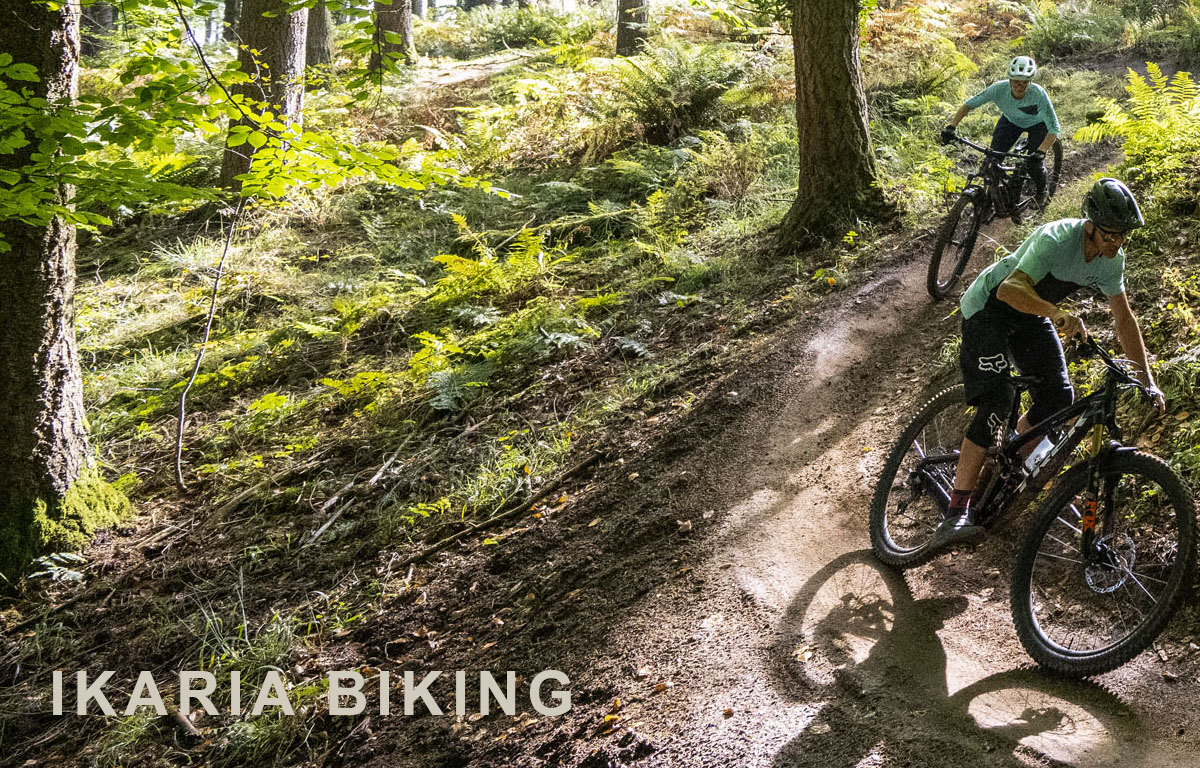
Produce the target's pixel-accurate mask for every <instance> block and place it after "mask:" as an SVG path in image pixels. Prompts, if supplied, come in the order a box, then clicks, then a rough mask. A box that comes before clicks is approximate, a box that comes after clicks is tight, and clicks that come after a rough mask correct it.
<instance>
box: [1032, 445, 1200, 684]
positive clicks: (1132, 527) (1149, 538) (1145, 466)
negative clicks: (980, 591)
mask: <svg viewBox="0 0 1200 768" xmlns="http://www.w3.org/2000/svg"><path fill="white" fill-rule="evenodd" d="M1088 471H1089V465H1088V464H1086V463H1085V464H1082V465H1080V466H1077V467H1076V468H1074V469H1072V470H1071V471H1069V472H1068V473H1067V474H1065V475H1063V476H1062V478H1061V479H1060V481H1059V484H1058V487H1057V488H1055V489H1054V490H1053V491H1052V492H1051V495H1050V498H1049V499H1047V501H1046V503H1045V505H1044V506H1043V507H1042V509H1041V510H1040V511H1039V512H1038V515H1037V519H1036V520H1035V522H1034V524H1033V526H1032V527H1031V528H1030V530H1029V534H1028V536H1027V538H1026V539H1025V543H1024V544H1023V546H1022V547H1021V550H1020V552H1019V553H1018V555H1017V559H1016V563H1015V565H1014V568H1013V577H1012V612H1013V622H1014V623H1015V624H1016V629H1017V636H1018V637H1020V639H1021V644H1022V645H1024V646H1025V650H1026V651H1027V652H1028V653H1029V655H1030V656H1031V657H1033V659H1034V661H1036V662H1037V663H1038V664H1040V665H1042V666H1043V667H1045V668H1047V669H1049V670H1051V671H1053V672H1057V673H1059V674H1063V675H1067V676H1070V677H1086V676H1088V675H1098V674H1101V673H1104V672H1108V671H1110V670H1113V669H1116V668H1117V667H1119V666H1121V665H1122V664H1124V663H1125V662H1127V661H1129V660H1130V659H1132V658H1133V657H1134V656H1136V655H1137V654H1138V653H1140V652H1141V651H1142V650H1143V649H1145V648H1146V647H1147V646H1148V645H1150V643H1151V642H1153V640H1154V638H1155V637H1156V636H1157V635H1158V633H1159V632H1160V631H1161V630H1162V628H1163V626H1165V625H1166V623H1167V620H1168V619H1169V618H1170V617H1171V613H1172V611H1174V609H1175V607H1176V606H1177V605H1178V604H1179V600H1180V597H1181V596H1182V594H1183V592H1184V590H1185V589H1186V588H1187V587H1188V586H1189V585H1190V584H1191V572H1192V567H1193V566H1194V564H1195V560H1196V552H1195V537H1196V518H1195V515H1196V513H1195V508H1194V505H1193V502H1192V498H1191V494H1190V493H1189V492H1188V490H1187V488H1186V486H1185V485H1184V484H1183V481H1182V480H1181V479H1180V478H1179V476H1178V475H1177V474H1175V472H1173V471H1172V470H1171V468H1170V467H1168V466H1167V465H1166V464H1165V463H1164V462H1163V461H1162V460H1161V459H1158V458H1156V457H1154V456H1151V455H1149V454H1145V453H1140V452H1132V451H1131V452H1122V453H1118V454H1115V455H1113V456H1111V457H1109V458H1108V459H1106V460H1104V465H1103V466H1102V467H1101V469H1100V480H1099V487H1100V493H1099V497H1100V498H1099V509H1098V511H1097V515H1098V518H1097V523H1096V530H1095V535H1094V541H1093V543H1092V546H1091V550H1092V551H1091V553H1090V554H1089V555H1088V556H1087V557H1085V556H1084V553H1083V551H1082V550H1083V544H1082V529H1083V522H1082V521H1083V517H1084V511H1085V510H1086V509H1087V503H1088V498H1087V494H1088V490H1087V485H1088V483H1087V479H1088Z"/></svg>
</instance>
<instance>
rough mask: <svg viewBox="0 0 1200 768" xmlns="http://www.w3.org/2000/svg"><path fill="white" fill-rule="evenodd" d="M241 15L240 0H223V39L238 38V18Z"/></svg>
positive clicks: (231, 39)
mask: <svg viewBox="0 0 1200 768" xmlns="http://www.w3.org/2000/svg"><path fill="white" fill-rule="evenodd" d="M241 16H242V0H225V31H224V35H225V39H226V40H230V41H235V40H237V39H238V19H240V18H241Z"/></svg>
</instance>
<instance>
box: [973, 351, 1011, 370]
mask: <svg viewBox="0 0 1200 768" xmlns="http://www.w3.org/2000/svg"><path fill="white" fill-rule="evenodd" d="M1007 367H1008V360H1006V359H1005V357H1004V354H1003V353H1001V354H998V355H992V356H991V357H981V358H979V370H981V371H994V372H996V373H1000V372H1002V371H1003V370H1004V369H1005V368H1007Z"/></svg>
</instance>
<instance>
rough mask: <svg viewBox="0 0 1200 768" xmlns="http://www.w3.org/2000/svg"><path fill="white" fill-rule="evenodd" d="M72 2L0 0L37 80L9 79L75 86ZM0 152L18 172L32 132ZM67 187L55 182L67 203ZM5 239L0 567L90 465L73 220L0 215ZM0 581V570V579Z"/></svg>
mask: <svg viewBox="0 0 1200 768" xmlns="http://www.w3.org/2000/svg"><path fill="white" fill-rule="evenodd" d="M78 13H79V5H78V4H75V3H63V4H62V5H61V7H60V8H59V9H58V10H55V11H50V10H47V7H46V6H45V5H42V4H41V3H30V2H29V0H0V51H3V52H5V53H9V54H11V55H12V56H13V59H14V61H15V62H16V63H24V64H30V65H32V66H33V67H35V68H36V69H37V72H38V76H39V78H40V80H39V81H38V82H36V83H35V82H24V81H21V82H10V83H7V85H8V87H10V88H13V89H15V90H18V91H20V90H21V89H29V90H31V91H33V92H34V94H35V95H36V96H38V97H40V98H43V99H46V100H47V101H48V102H49V103H50V107H49V108H48V110H47V111H49V112H52V111H53V110H54V109H55V106H56V105H59V104H64V103H68V102H70V101H71V100H72V99H73V98H74V97H75V94H76V91H77V88H78V63H79V45H80V44H79V16H78ZM30 138H31V139H33V141H32V142H31V143H30V144H29V145H27V146H25V147H20V148H18V149H17V150H16V151H15V152H12V153H11V154H0V169H5V170H11V171H18V172H20V171H21V170H22V169H23V168H24V167H26V166H27V165H28V164H29V163H30V162H31V160H32V156H33V154H34V153H35V152H37V151H38V143H39V142H38V140H37V139H36V138H34V137H32V136H31V137H30ZM73 192H74V190H73V189H72V188H71V187H70V186H68V185H65V184H64V185H60V186H59V188H58V193H57V194H58V202H59V203H60V204H64V205H65V204H68V203H69V202H70V200H71V197H72V196H73ZM0 237H2V238H3V239H4V241H5V242H6V243H7V244H8V245H9V246H10V247H11V249H12V250H11V251H10V252H8V253H6V254H4V255H3V256H2V257H0V259H2V261H3V264H4V269H3V270H0V307H2V308H3V318H4V319H3V322H0V436H2V439H0V467H2V468H3V473H2V474H0V574H3V575H5V576H6V577H7V578H11V577H13V576H14V575H15V574H17V573H19V572H20V571H21V570H22V569H23V568H24V567H25V566H26V565H27V564H28V562H29V561H30V559H31V558H32V557H33V556H34V555H35V554H37V549H38V548H39V547H40V546H41V544H43V543H44V536H41V535H39V531H44V530H45V529H46V528H47V527H48V526H49V525H50V524H51V523H52V522H53V521H54V520H55V519H56V518H57V515H58V513H59V510H60V508H61V506H62V504H63V501H64V499H65V498H66V496H67V494H68V492H69V491H70V490H71V488H72V486H73V485H74V484H75V481H76V480H77V479H78V478H79V476H80V473H81V472H82V471H83V470H84V469H85V468H86V466H87V465H88V456H89V449H88V440H87V431H86V429H85V426H84V410H83V379H82V374H81V372H80V367H79V355H78V351H77V349H76V346H75V308H74V304H73V295H74V291H75V227H74V226H73V225H71V224H68V223H66V222H64V221H63V220H61V219H55V220H54V221H52V222H51V223H50V224H49V225H48V226H31V225H28V224H23V223H21V222H19V221H15V220H12V219H10V220H7V221H0ZM2 583H3V581H2V580H0V585H2Z"/></svg>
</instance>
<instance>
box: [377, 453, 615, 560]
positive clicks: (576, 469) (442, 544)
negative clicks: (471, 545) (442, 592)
mask: <svg viewBox="0 0 1200 768" xmlns="http://www.w3.org/2000/svg"><path fill="white" fill-rule="evenodd" d="M604 456H605V454H604V452H603V451H597V452H596V453H593V454H592V455H591V456H589V457H588V458H586V459H584V460H583V461H581V462H579V463H578V464H576V465H575V466H573V467H571V468H570V469H568V470H567V471H566V472H563V473H562V474H561V475H559V476H558V478H557V479H555V480H553V481H551V482H550V483H547V484H546V485H545V486H544V487H543V488H542V490H540V491H538V492H537V493H535V494H534V495H533V496H531V497H530V498H528V499H525V500H523V501H521V502H519V503H517V504H513V505H512V506H510V507H508V508H506V509H502V510H501V511H500V512H498V513H496V514H495V515H493V516H491V517H489V518H488V519H487V520H484V521H483V522H481V523H476V524H475V525H472V526H469V527H467V528H464V529H462V530H461V531H459V532H458V533H455V534H452V535H450V536H447V537H446V538H444V539H442V540H441V541H439V542H438V543H436V544H432V545H430V546H428V547H426V548H425V549H422V550H421V551H420V552H418V553H416V554H415V555H412V556H410V557H408V558H406V559H404V560H401V561H400V562H399V563H397V564H396V565H397V566H398V567H400V568H403V567H404V566H406V565H412V564H413V563H419V562H421V561H422V560H424V559H425V558H427V557H429V556H430V555H432V554H434V553H435V552H440V551H441V550H443V549H445V548H446V547H448V546H449V545H451V544H453V543H454V542H456V541H458V540H459V539H461V538H462V537H463V536H466V535H467V534H469V533H474V532H475V531H478V530H480V529H482V528H486V527H488V526H489V525H492V524H493V523H497V522H499V521H501V520H504V519H506V518H509V517H513V516H514V515H517V514H519V513H521V512H524V511H526V510H528V509H529V508H530V507H532V506H534V505H535V504H537V503H538V502H540V501H541V500H542V499H544V498H546V497H547V496H549V495H550V494H551V493H553V492H554V491H555V490H556V489H557V488H558V487H559V486H561V485H562V484H563V483H564V482H566V481H567V480H569V479H570V478H571V477H573V476H574V475H577V474H579V473H580V472H582V471H583V470H585V469H587V468H588V467H590V466H591V465H592V464H595V463H596V462H597V461H599V460H600V459H602V458H604Z"/></svg>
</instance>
